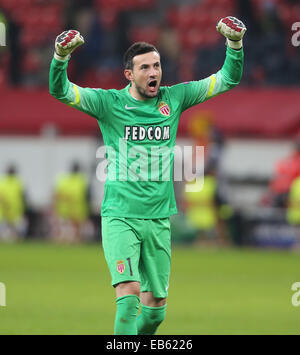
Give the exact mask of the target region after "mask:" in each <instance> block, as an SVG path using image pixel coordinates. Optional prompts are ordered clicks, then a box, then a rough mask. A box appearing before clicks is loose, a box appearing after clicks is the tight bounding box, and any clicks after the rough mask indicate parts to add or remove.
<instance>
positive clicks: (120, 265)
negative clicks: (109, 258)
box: [117, 260, 125, 274]
mask: <svg viewBox="0 0 300 355" xmlns="http://www.w3.org/2000/svg"><path fill="white" fill-rule="evenodd" d="M117 270H118V272H119V273H120V274H123V272H124V271H125V264H124V260H119V261H117Z"/></svg>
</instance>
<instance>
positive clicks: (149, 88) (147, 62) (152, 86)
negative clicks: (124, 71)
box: [127, 51, 162, 99]
mask: <svg viewBox="0 0 300 355" xmlns="http://www.w3.org/2000/svg"><path fill="white" fill-rule="evenodd" d="M161 76H162V70H161V64H160V55H159V54H158V53H157V52H154V51H153V52H149V53H145V54H140V55H136V56H135V57H134V58H133V69H132V70H130V73H129V77H127V78H128V79H129V80H130V81H131V83H132V86H133V88H134V89H135V90H136V92H137V94H138V95H139V96H140V97H141V98H143V99H151V98H153V97H155V96H157V94H158V91H159V87H160V82H161Z"/></svg>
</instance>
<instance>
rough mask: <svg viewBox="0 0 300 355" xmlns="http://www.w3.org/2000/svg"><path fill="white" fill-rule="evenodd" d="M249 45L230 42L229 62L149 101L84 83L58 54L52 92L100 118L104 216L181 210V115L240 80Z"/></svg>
mask: <svg viewBox="0 0 300 355" xmlns="http://www.w3.org/2000/svg"><path fill="white" fill-rule="evenodd" d="M243 59H244V54H243V49H241V50H233V49H231V48H229V47H227V51H226V59H225V63H224V65H223V67H222V69H221V70H220V71H218V72H217V73H216V74H213V75H211V76H210V77H208V78H206V79H203V80H199V81H191V82H187V83H181V84H177V85H174V86H170V87H161V88H160V91H159V93H158V96H157V97H155V98H152V99H148V100H145V101H139V100H136V99H134V98H133V97H132V96H131V95H130V93H129V87H130V86H129V85H128V86H127V87H125V88H124V89H122V90H114V89H112V90H103V89H91V88H82V87H79V86H78V85H76V84H73V83H71V82H70V81H69V80H68V77H67V66H68V61H58V60H56V59H54V58H53V60H52V63H51V68H50V79H49V81H50V83H49V85H50V93H51V95H53V96H54V97H55V98H57V99H58V100H60V101H62V102H63V103H65V104H67V105H70V106H72V107H74V108H76V109H78V110H80V111H83V112H85V113H87V114H89V115H90V116H93V117H95V118H96V120H97V121H98V124H99V127H100V130H101V132H102V135H103V141H104V144H105V149H106V159H107V179H106V182H105V192H104V198H103V202H102V207H101V215H102V216H112V217H128V218H143V219H155V218H165V217H169V216H170V215H171V214H175V213H176V212H177V210H176V202H175V195H174V189H173V179H172V175H173V161H174V147H175V139H176V133H177V127H178V122H179V118H180V115H181V113H182V112H183V111H185V110H186V109H188V108H189V107H191V106H194V105H197V104H199V103H201V102H203V101H205V100H207V99H209V98H212V97H214V96H216V95H218V94H221V93H223V92H226V91H228V90H230V89H231V88H233V87H234V86H235V85H237V84H238V83H239V81H240V79H241V76H242V70H243Z"/></svg>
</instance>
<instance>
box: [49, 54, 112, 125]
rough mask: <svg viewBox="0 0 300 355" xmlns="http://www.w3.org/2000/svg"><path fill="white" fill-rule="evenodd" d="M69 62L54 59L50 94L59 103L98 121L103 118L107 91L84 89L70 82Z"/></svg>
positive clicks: (50, 77)
mask: <svg viewBox="0 0 300 355" xmlns="http://www.w3.org/2000/svg"><path fill="white" fill-rule="evenodd" d="M67 67H68V60H66V61H59V60H56V59H55V58H53V59H52V62H51V66H50V74H49V92H50V94H51V95H52V96H53V97H55V98H56V99H58V100H59V101H61V102H63V103H65V104H67V105H69V106H72V107H74V108H76V109H78V110H80V111H82V112H85V113H87V114H88V115H90V116H93V117H95V118H97V119H99V118H101V117H103V115H104V112H105V109H106V107H105V106H106V105H105V97H106V93H107V90H103V89H91V88H82V87H80V86H78V85H76V84H73V83H71V82H70V81H69V79H68V75H67Z"/></svg>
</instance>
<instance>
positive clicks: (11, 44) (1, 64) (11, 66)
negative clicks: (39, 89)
mask: <svg viewBox="0 0 300 355" xmlns="http://www.w3.org/2000/svg"><path fill="white" fill-rule="evenodd" d="M0 23H3V24H4V25H5V30H6V33H5V34H6V36H7V38H6V41H5V42H6V46H2V45H1V44H0V87H1V86H2V84H3V83H4V82H5V81H6V80H7V81H8V83H9V84H10V85H12V86H15V85H19V84H20V83H21V78H22V74H21V59H22V54H21V46H20V32H21V28H20V26H19V24H18V23H17V22H16V21H15V20H14V19H13V17H12V16H10V15H9V14H8V13H7V12H5V11H3V10H2V9H1V8H0ZM5 71H7V74H8V77H7V78H5V76H6V74H5Z"/></svg>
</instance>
